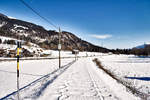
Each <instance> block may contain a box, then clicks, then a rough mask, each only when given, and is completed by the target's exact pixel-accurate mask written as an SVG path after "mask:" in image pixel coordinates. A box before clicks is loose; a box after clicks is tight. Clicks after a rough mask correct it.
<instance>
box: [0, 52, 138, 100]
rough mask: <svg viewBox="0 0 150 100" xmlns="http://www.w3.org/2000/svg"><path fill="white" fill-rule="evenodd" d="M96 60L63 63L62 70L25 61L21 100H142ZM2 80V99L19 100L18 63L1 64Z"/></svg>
mask: <svg viewBox="0 0 150 100" xmlns="http://www.w3.org/2000/svg"><path fill="white" fill-rule="evenodd" d="M86 54H87V52H83V53H80V54H79V56H81V55H86ZM89 54H91V55H96V53H89ZM64 55H65V52H64ZM97 55H100V54H99V53H97ZM66 56H67V55H66ZM97 57H98V56H97ZM105 57H108V58H109V57H111V56H110V55H108V54H105V55H103V61H106V59H105ZM94 58H95V57H88V58H85V57H84V58H79V59H78V60H77V61H76V62H75V61H74V58H68V59H63V60H62V61H61V62H62V66H61V68H58V59H51V60H28V61H26V60H25V61H21V62H20V89H21V90H20V92H19V93H20V98H21V100H140V99H139V98H138V97H135V96H134V95H133V94H131V93H130V92H127V91H126V89H125V87H123V86H122V85H120V84H118V83H117V82H116V81H115V80H114V79H112V78H111V77H110V76H108V75H107V74H106V73H104V72H103V71H102V70H101V69H99V68H98V67H97V66H96V65H95V63H94V62H93V61H92V60H93V59H94ZM99 58H100V59H102V58H101V57H99ZM112 58H113V57H112ZM122 58H124V57H122ZM104 59H105V60H104ZM110 60H111V59H110ZM109 62H110V61H109ZM0 76H1V78H0V90H1V91H0V98H1V99H2V100H16V99H17V94H16V62H14V61H11V62H0ZM3 97H4V98H3Z"/></svg>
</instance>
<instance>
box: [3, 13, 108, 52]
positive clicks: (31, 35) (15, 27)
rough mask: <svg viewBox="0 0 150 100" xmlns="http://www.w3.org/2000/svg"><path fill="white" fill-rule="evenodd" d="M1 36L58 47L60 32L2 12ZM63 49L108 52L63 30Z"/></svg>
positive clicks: (41, 45)
mask: <svg viewBox="0 0 150 100" xmlns="http://www.w3.org/2000/svg"><path fill="white" fill-rule="evenodd" d="M0 36H5V37H11V38H15V39H18V38H19V39H21V40H24V41H26V42H31V43H34V44H37V45H38V46H40V47H41V48H46V49H53V50H56V49H57V45H58V32H56V31H55V30H46V29H44V28H43V27H42V26H39V25H36V24H33V23H30V22H26V21H22V20H18V19H12V18H9V17H7V16H6V15H4V14H0ZM61 37H62V38H61V42H62V49H63V50H73V49H78V50H80V51H95V52H108V51H109V50H108V49H106V48H102V47H99V46H95V45H93V44H91V43H89V42H86V41H84V40H82V39H80V38H78V37H77V36H75V35H74V34H72V33H70V32H66V31H63V32H62V34H61Z"/></svg>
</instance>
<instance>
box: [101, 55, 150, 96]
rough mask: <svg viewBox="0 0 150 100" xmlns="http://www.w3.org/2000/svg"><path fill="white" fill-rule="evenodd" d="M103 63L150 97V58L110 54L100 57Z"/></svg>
mask: <svg viewBox="0 0 150 100" xmlns="http://www.w3.org/2000/svg"><path fill="white" fill-rule="evenodd" d="M99 60H100V61H101V62H102V65H103V66H104V67H105V68H106V69H108V70H110V71H111V72H112V73H114V74H115V75H116V76H117V77H119V78H120V79H122V80H125V81H127V82H129V83H130V84H131V85H132V87H135V88H136V89H137V90H138V91H140V92H142V93H144V94H146V95H147V96H148V97H150V58H140V57H136V56H133V55H129V56H127V55H109V56H103V57H99Z"/></svg>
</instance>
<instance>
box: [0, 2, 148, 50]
mask: <svg viewBox="0 0 150 100" xmlns="http://www.w3.org/2000/svg"><path fill="white" fill-rule="evenodd" d="M24 1H25V2H26V3H28V4H29V5H30V6H32V7H33V8H34V9H36V10H37V11H38V12H39V13H40V14H41V15H42V16H44V17H46V18H47V19H49V20H50V21H52V22H53V23H54V24H55V25H57V26H60V27H61V28H62V30H66V31H70V32H72V33H74V34H75V35H77V36H78V37H80V38H82V39H84V40H87V41H89V42H91V43H94V44H96V45H100V46H101V45H102V44H103V46H104V47H107V48H131V47H134V46H137V45H140V44H143V43H144V42H145V43H150V39H149V37H150V0H24ZM0 13H3V14H5V15H7V16H11V17H15V18H18V19H22V20H25V21H29V22H33V23H36V24H39V25H41V26H43V27H45V28H46V29H50V30H54V28H53V27H52V26H51V25H49V24H48V23H46V22H45V21H43V20H42V19H40V18H39V17H38V16H37V15H35V14H34V13H33V12H32V11H30V9H28V8H26V7H25V6H24V5H23V4H22V3H21V2H20V1H19V0H0Z"/></svg>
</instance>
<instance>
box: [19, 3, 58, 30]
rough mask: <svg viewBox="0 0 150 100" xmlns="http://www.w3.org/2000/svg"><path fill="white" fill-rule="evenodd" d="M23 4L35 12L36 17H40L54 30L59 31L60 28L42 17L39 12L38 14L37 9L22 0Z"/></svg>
mask: <svg viewBox="0 0 150 100" xmlns="http://www.w3.org/2000/svg"><path fill="white" fill-rule="evenodd" d="M20 1H21V2H22V4H24V5H25V6H26V7H27V8H29V9H30V10H31V11H32V12H34V13H35V14H36V15H38V16H39V17H40V18H42V19H43V20H44V21H46V22H47V23H49V24H50V25H52V26H53V27H54V28H56V29H57V30H59V27H57V26H56V25H55V24H53V23H52V22H51V21H49V20H48V19H47V18H45V17H44V16H42V15H41V14H40V13H39V12H37V11H36V10H35V9H33V8H32V7H31V6H30V5H28V4H27V3H26V2H25V1H24V0H20Z"/></svg>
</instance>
